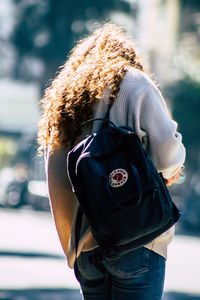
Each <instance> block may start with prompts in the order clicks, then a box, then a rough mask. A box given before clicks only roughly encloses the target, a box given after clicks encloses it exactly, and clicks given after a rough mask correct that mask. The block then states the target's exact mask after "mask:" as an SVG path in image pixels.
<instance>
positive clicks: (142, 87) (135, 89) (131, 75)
mask: <svg viewBox="0 0 200 300" xmlns="http://www.w3.org/2000/svg"><path fill="white" fill-rule="evenodd" d="M121 88H122V89H123V88H124V89H125V90H126V91H127V90H129V91H131V92H132V93H137V94H140V93H142V92H145V91H146V90H148V89H150V88H156V89H157V87H156V85H155V84H154V83H153V81H152V79H151V77H150V76H149V75H148V74H146V73H145V72H143V71H140V70H138V69H136V68H129V69H128V71H127V72H126V74H125V76H124V78H123V81H122V83H121Z"/></svg>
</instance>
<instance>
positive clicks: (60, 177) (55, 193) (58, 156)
mask: <svg viewBox="0 0 200 300" xmlns="http://www.w3.org/2000/svg"><path fill="white" fill-rule="evenodd" d="M66 157H67V151H66V150H63V149H60V150H56V151H55V152H54V153H53V154H51V155H50V154H49V153H48V154H47V158H46V174H47V183H48V190H49V199H50V205H51V210H52V214H53V218H54V221H55V225H56V229H57V232H58V235H59V238H60V242H61V245H62V248H63V250H64V252H65V254H67V249H68V243H69V238H70V233H71V228H72V221H73V216H74V212H75V207H76V198H75V196H74V194H73V192H72V190H71V184H70V182H69V179H68V176H67V161H66Z"/></svg>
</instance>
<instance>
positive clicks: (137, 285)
mask: <svg viewBox="0 0 200 300" xmlns="http://www.w3.org/2000/svg"><path fill="white" fill-rule="evenodd" d="M98 251H99V250H98V249H95V250H92V251H88V252H82V253H81V255H80V256H79V257H78V259H77V268H78V271H79V272H80V274H81V278H79V279H78V280H79V282H80V285H81V289H82V293H83V299H85V300H103V299H105V290H106V280H107V278H108V277H107V275H106V273H107V274H109V275H111V276H109V277H111V281H110V282H109V289H110V297H109V298H110V300H160V299H161V298H162V293H163V285H164V277H165V259H164V258H163V257H162V256H160V255H158V254H157V253H155V252H153V251H151V250H149V249H147V248H144V247H142V248H139V249H137V250H134V251H131V252H129V253H127V254H125V255H123V256H121V257H119V258H113V259H109V258H104V259H103V260H102V264H103V267H104V268H105V270H106V272H105V271H104V272H103V271H102V270H100V269H101V268H100V269H99V268H97V267H96V266H95V264H94V263H92V262H91V257H92V256H93V257H94V256H95V257H96V253H97V252H98ZM93 261H94V260H93ZM81 279H86V282H87V280H100V281H102V282H101V284H100V285H98V286H94V287H93V286H88V285H87V284H86V283H85V280H81ZM101 279H102V280H101ZM103 279H104V280H103Z"/></svg>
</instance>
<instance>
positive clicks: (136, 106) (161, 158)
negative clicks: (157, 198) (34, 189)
mask: <svg viewBox="0 0 200 300" xmlns="http://www.w3.org/2000/svg"><path fill="white" fill-rule="evenodd" d="M108 99H109V90H107V91H105V93H104V95H103V97H102V99H101V100H100V101H99V103H98V104H97V106H96V107H94V116H95V117H104V116H105V113H106V110H107V102H108ZM110 120H111V121H113V122H114V123H115V124H116V125H117V126H125V125H128V126H131V127H132V128H133V129H134V130H135V132H136V133H137V134H138V136H139V137H140V139H141V140H142V142H143V144H144V147H145V148H146V150H147V152H148V153H149V155H150V157H151V159H152V161H153V162H154V164H155V166H156V168H157V170H158V171H159V172H162V174H163V176H164V178H170V177H172V176H173V175H175V174H176V173H177V171H178V170H179V169H180V168H181V166H182V165H183V163H184V160H185V148H184V146H183V144H182V137H181V134H180V133H178V132H177V124H176V122H174V121H173V120H172V119H171V118H170V116H169V113H168V111H167V107H166V104H165V101H164V99H163V97H162V95H161V93H160V91H159V90H158V89H157V87H156V86H155V85H154V84H153V82H152V81H151V79H150V78H149V77H148V76H147V75H145V74H144V73H143V72H141V71H139V70H137V69H134V68H132V69H130V71H129V72H127V73H126V74H125V76H124V79H123V80H122V82H121V84H120V91H119V94H118V96H117V98H116V99H115V102H114V104H113V105H112V107H111V111H110ZM97 123H98V122H96V123H95V125H94V128H93V131H96V130H97V129H98V127H97V126H98V125H97ZM65 159H66V153H65V154H61V153H60V152H59V154H56V153H55V154H54V155H51V156H49V157H48V160H47V175H48V176H47V178H48V183H49V194H50V199H51V202H52V201H53V202H54V203H56V198H55V197H56V193H55V192H54V193H53V192H51V191H53V190H54V191H55V189H56V186H57V185H59V191H58V192H59V193H62V185H61V184H60V182H61V181H63V178H61V176H62V172H56V170H55V171H54V166H56V164H57V162H58V161H59V165H63V166H64V167H63V168H66V162H65ZM62 160H63V163H62V162H61V161H62ZM55 169H56V168H55ZM59 174H60V175H59ZM59 176H60V178H59ZM57 190H58V189H57ZM63 192H64V188H63ZM52 197H54V199H53V198H52ZM53 210H54V214H55V213H56V212H55V210H56V205H54V209H53ZM73 214H74V218H73V224H72V228H71V234H70V240H69V246H68V251H67V260H68V265H69V266H70V267H71V268H73V265H74V261H75V243H74V223H75V219H76V210H75V213H74V211H73ZM173 234H174V228H171V229H170V230H168V231H167V232H165V233H164V234H162V235H161V236H159V237H158V238H156V239H155V240H154V241H153V242H151V243H150V244H148V245H146V246H145V247H147V248H149V249H151V250H153V251H155V252H157V253H158V254H160V255H162V256H164V257H165V258H166V257H167V245H168V244H169V243H170V241H171V240H172V237H173ZM66 238H68V237H66ZM97 246H98V245H97V243H96V241H95V240H94V239H93V237H92V234H91V231H90V228H89V224H88V222H87V219H86V218H84V220H83V223H82V230H81V238H80V241H79V246H78V255H79V254H80V252H81V251H88V250H91V249H94V248H95V247H97Z"/></svg>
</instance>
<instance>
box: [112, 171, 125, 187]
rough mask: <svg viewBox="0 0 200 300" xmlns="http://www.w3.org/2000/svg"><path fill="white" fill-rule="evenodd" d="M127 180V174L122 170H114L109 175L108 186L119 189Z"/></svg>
mask: <svg viewBox="0 0 200 300" xmlns="http://www.w3.org/2000/svg"><path fill="white" fill-rule="evenodd" d="M127 180H128V173H127V172H126V170H124V169H115V170H113V171H112V172H111V173H110V175H109V184H110V186H111V187H120V186H122V185H124V184H125V183H126V181H127Z"/></svg>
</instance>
